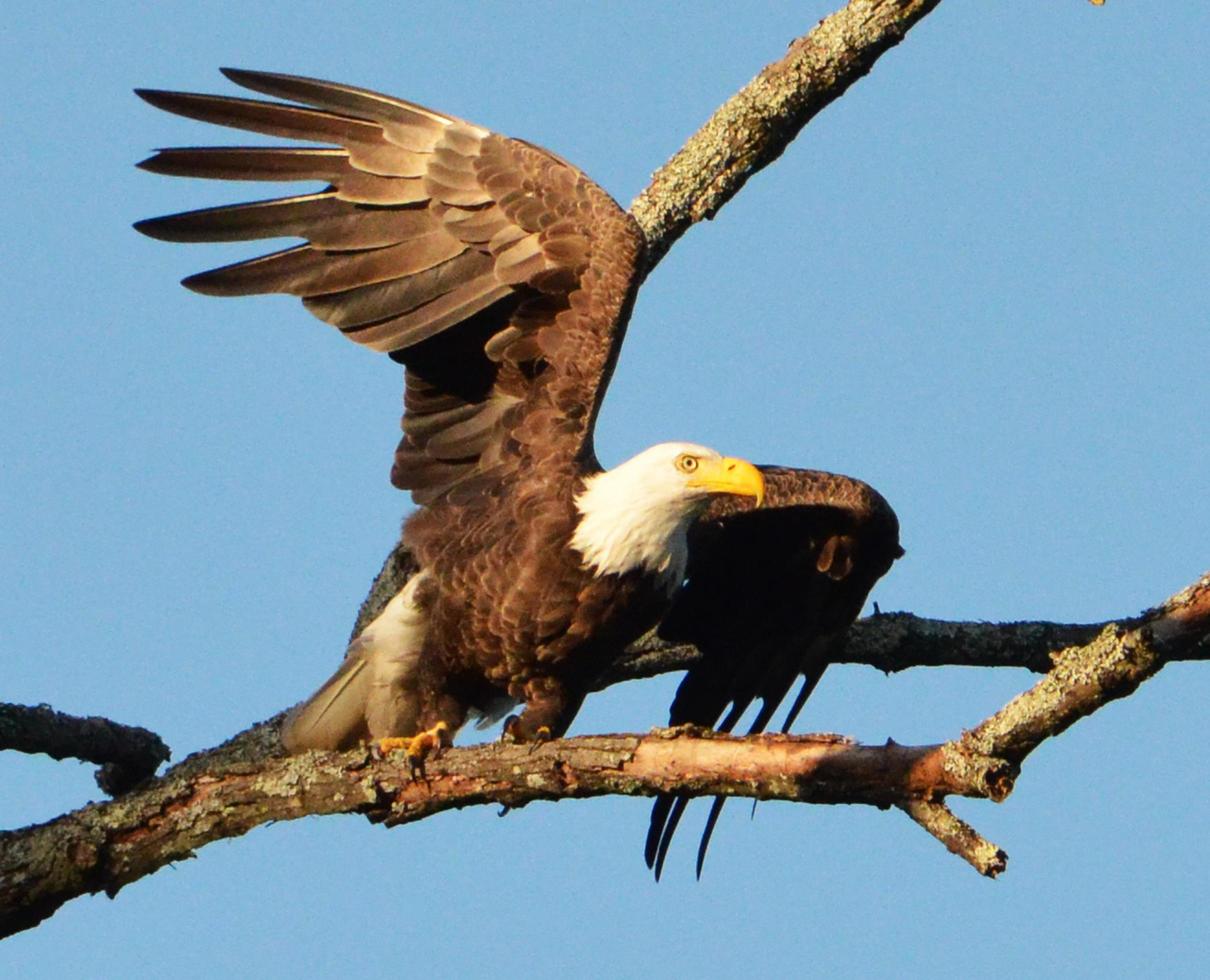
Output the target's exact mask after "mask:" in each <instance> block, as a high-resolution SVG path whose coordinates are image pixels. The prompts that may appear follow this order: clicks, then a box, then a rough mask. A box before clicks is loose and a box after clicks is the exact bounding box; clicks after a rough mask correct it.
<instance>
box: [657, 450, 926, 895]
mask: <svg viewBox="0 0 1210 980" xmlns="http://www.w3.org/2000/svg"><path fill="white" fill-rule="evenodd" d="M762 470H763V472H764V474H765V488H766V498H765V499H766V505H765V507H764V508H762V509H760V510H753V509H751V505H750V504H749V503H748V502H746V501H742V500H739V499H738V498H719V499H718V500H717V501H715V502H714V503H713V504H712V506H711V508H710V510H709V511H707V513H706V515H705V516H704V517H703V519H702V520H700V521H699V522H698V524H697V525H696V526H695V527H694V528H693V529H692V531H691V534H690V539H689V548H690V550H689V565H688V572H687V581H686V583H685V586H684V587H683V588H682V589H681V591H680V592H679V593H678V595H677V597H676V600H675V602H674V605H673V607H672V609H671V610H670V611H669V613H668V615H667V616H666V617H665V618H664V621H663V623H662V624H661V626H660V633H661V635H663V636H664V637H665V638H666V639H670V640H675V641H681V642H687V643H692V644H693V645H694V646H696V647H697V648H698V649H699V650H700V651H701V653H702V659H701V660H700V661H699V662H698V663H696V664H694V666H693V667H692V668H690V670H689V672H688V673H687V674H686V675H685V678H684V680H682V681H681V685H680V687H679V688H678V689H677V692H676V697H675V699H674V700H673V702H672V708H671V710H670V713H669V724H670V725H683V724H687V723H692V724H696V725H705V726H711V727H716V728H717V729H718V730H719V731H722V732H730V731H732V730H733V729H734V728H735V726H736V724H738V722H739V720H740V718H741V717H742V716H743V714H744V712H745V711H747V709H748V708H749V706H750V705H752V703H753V702H754V701H757V700H759V701H760V702H761V704H760V708H759V710H758V712H757V714H756V717H755V719H754V720H753V722H752V724H751V726H750V727H749V729H748V732H749V734H752V733H756V732H761V731H764V730H765V727H766V726H767V725H768V723H769V720H770V719H771V718H772V717H773V714H774V712H776V710H777V708H778V705H779V704H781V702H782V700H783V699H784V698H785V696H786V695H787V694H788V693H789V691H790V688H791V687H792V686H793V684H794V682H795V680H796V679H797V678H798V677H799V676H800V675H801V676H802V679H803V680H802V686H801V687H800V688H799V691H798V694H797V695H796V697H795V699H794V702H793V704H792V705H791V707H790V709H789V711H788V712H787V714H786V718H785V721H784V723H783V725H782V731H786V730H788V729H789V727H790V725H791V724H793V722H794V719H795V718H796V717H797V716H798V713H799V711H800V710H801V709H802V706H803V703H804V702H805V701H806V699H807V697H808V696H809V695H810V693H811V691H812V690H813V689H814V687H815V684H816V683H817V682H818V680H819V678H820V676H821V675H822V674H823V672H824V669H825V668H826V667H827V665H828V663H829V661H830V660H831V656H832V652H833V650H834V647H835V645H836V644H837V643H838V642H839V641H840V640H841V639H842V638H843V635H844V631H845V630H846V629H847V628H848V626H849V625H850V624H851V623H852V622H853V620H854V619H855V618H856V617H857V615H858V613H859V612H860V611H861V607H862V605H863V604H864V603H865V600H866V596H867V595H868V594H869V591H870V589H871V588H872V587H873V585H874V583H875V582H876V581H877V580H878V579H879V578H880V577H881V576H882V575H883V574H884V573H885V572H886V571H887V569H888V568H890V567H891V563H892V562H893V561H894V560H895V559H896V558H898V557H899V556H900V555H902V554H903V550H902V549H901V548H900V547H899V522H898V520H897V519H896V517H895V513H894V511H892V510H891V508H890V506H889V505H888V504H887V502H886V501H885V500H883V498H882V497H881V496H880V495H879V494H878V493H877V492H876V491H874V490H873V489H872V488H870V487H869V486H867V485H866V484H864V483H861V482H860V481H858V480H852V479H850V478H848V477H844V476H836V475H834V474H831V473H821V472H818V471H814V470H795V469H786V468H782V467H762ZM723 801H724V799H723V797H717V798H716V799H715V800H714V803H713V806H712V808H711V810H710V815H709V817H708V818H707V823H706V829H705V831H704V833H703V835H702V841H701V845H700V847H699V849H698V859H697V873H698V875H699V876H700V875H701V871H702V863H703V861H704V860H705V856H706V848H707V847H708V845H709V842H710V835H711V833H712V832H713V829H714V825H715V822H716V821H717V820H718V816H719V813H720V811H721V810H722V806H723ZM687 804H688V798H687V797H680V796H672V795H662V796H659V797H657V799H656V802H655V805H654V807H653V808H652V813H651V823H650V826H649V829H648V833H647V846H646V858H647V865H648V867H651V868H653V869H654V871H655V874H656V877H657V878H659V876H660V872H661V871H662V870H663V865H664V859H665V857H666V856H667V853H668V846H669V844H671V842H672V837H673V835H674V833H675V832H676V827H677V824H678V823H679V822H680V819H681V816H682V815H683V813H684V811H685V807H686V805H687Z"/></svg>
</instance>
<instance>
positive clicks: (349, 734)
mask: <svg viewBox="0 0 1210 980" xmlns="http://www.w3.org/2000/svg"><path fill="white" fill-rule="evenodd" d="M427 577H428V575H427V573H426V572H419V573H417V574H416V575H413V576H412V577H411V578H410V579H409V580H408V582H407V584H406V585H405V586H404V587H403V588H402V589H400V591H399V592H398V594H396V596H395V597H394V598H393V599H392V600H391V601H390V602H388V603H387V604H386V607H385V608H384V609H383V610H382V612H381V613H380V614H379V615H378V618H377V619H375V620H374V621H373V622H372V623H370V625H369V626H367V627H366V628H365V629H364V630H362V631H361V634H360V635H359V636H358V637H357V639H355V640H354V641H353V642H352V643H350V644H349V649H348V651H347V652H346V654H345V659H344V661H343V663H341V665H340V667H339V669H338V670H337V671H336V673H335V674H333V675H332V676H331V677H330V678H329V679H328V680H327V681H326V682H325V683H324V685H323V686H322V687H321V688H320V689H319V690H318V691H316V692H315V693H314V694H313V695H312V696H311V697H310V698H308V699H307V700H306V701H304V702H303V703H302V704H300V705H299V706H298V707H296V708H295V709H294V710H293V711H291V712H290V714H289V715H288V716H287V717H286V721H285V723H284V725H283V726H282V734H281V737H282V743H283V744H284V745H285V747H286V749H287V751H289V752H304V751H306V750H307V749H327V750H332V749H346V748H350V747H352V746H353V745H356V744H357V742H358V741H366V740H369V739H382V738H388V737H393V736H406V735H414V734H415V733H416V732H417V731H418V730H419V713H420V704H419V697H418V693H417V691H416V684H415V678H416V671H417V667H418V665H419V663H420V656H421V652H422V650H423V647H424V635H425V631H426V629H427V627H428V612H427V609H426V608H425V606H424V605H423V604H422V603H421V602H420V601H418V599H419V597H418V595H417V592H418V590H419V588H420V585H421V583H422V582H423V581H424V580H425V579H426V578H427Z"/></svg>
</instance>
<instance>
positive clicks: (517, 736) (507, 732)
mask: <svg viewBox="0 0 1210 980" xmlns="http://www.w3.org/2000/svg"><path fill="white" fill-rule="evenodd" d="M527 727H528V726H526V724H525V722H524V721H523V720H522V717H521V715H509V716H508V717H507V718H505V719H504V731H503V733H502V734H501V735H500V741H502V742H517V743H520V742H529V743H531V745H532V746H533V747H535V748H536V747H537V746H539V745H541V744H542V743H543V742H549V741H550V740H551V739H553V738H554V737H555V736H554V733H553V732H552V731H551V729H550V726H549V725H539V726H538V727H537V728H534V729H532V730H527Z"/></svg>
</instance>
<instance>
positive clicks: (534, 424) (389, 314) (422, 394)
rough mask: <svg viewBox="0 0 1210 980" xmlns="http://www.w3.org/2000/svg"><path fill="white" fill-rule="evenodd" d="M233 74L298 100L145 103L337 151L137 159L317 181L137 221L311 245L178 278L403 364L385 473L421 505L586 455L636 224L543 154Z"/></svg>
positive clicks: (626, 293)
mask: <svg viewBox="0 0 1210 980" xmlns="http://www.w3.org/2000/svg"><path fill="white" fill-rule="evenodd" d="M224 74H226V75H227V77H228V78H230V79H232V80H233V81H235V82H236V83H238V84H240V85H242V86H244V87H245V88H249V89H252V90H254V91H256V92H260V93H262V94H265V95H269V96H273V97H276V98H281V99H289V100H292V101H293V102H295V103H302V104H301V105H296V104H286V103H281V102H264V101H259V100H252V99H237V98H227V97H223V96H216V95H197V94H191V93H183V92H164V91H153V90H140V91H139V92H138V94H139V95H140V96H141V97H142V98H144V99H145V100H146V101H148V102H150V103H151V104H152V105H154V106H157V107H159V108H161V109H165V110H167V111H169V112H173V113H177V114H178V115H182V116H188V117H190V118H193V119H199V120H202V121H204V122H211V123H215V124H218V125H222V126H232V127H235V128H238V129H245V130H250V131H252V132H255V133H263V134H268V135H271V136H281V137H286V138H291V139H301V140H306V141H310V142H314V143H324V144H332V145H331V146H328V147H206V148H188V149H165V150H160V151H158V152H157V153H156V154H155V155H153V156H151V157H150V158H148V159H147V160H144V161H143V162H142V163H140V164H139V166H140V167H142V168H143V169H145V170H151V171H154V172H156V173H164V174H172V175H176V176H187V177H209V178H221V179H226V180H270V181H283V180H308V181H317V180H318V181H324V182H326V183H327V185H328V186H327V187H326V188H325V189H323V190H321V191H319V192H317V193H310V194H300V195H297V196H293V197H286V198H279V199H275V200H267V201H256V202H252V203H248V204H236V205H231V206H229V207H217V208H207V209H204V210H200V211H190V212H186V213H183V214H175V215H169V216H167V217H163V218H153V219H151V220H148V221H142V222H139V223H138V224H137V225H135V227H136V228H137V229H138V230H139V231H142V232H144V233H145V234H148V235H151V236H152V237H154V238H161V239H165V240H168V241H180V242H220V241H243V240H248V239H259V238H282V237H285V238H302V239H304V240H305V244H303V245H298V246H295V247H293V248H287V249H285V250H284V251H280V252H275V253H273V254H270V255H265V256H262V257H259V258H255V259H252V260H250V261H246V262H239V263H236V264H234V265H229V266H225V267H223V268H220V269H214V270H212V271H210V272H204V273H201V274H200V275H196V276H191V277H190V278H188V279H186V280H185V282H184V284H185V285H186V286H188V287H189V288H190V289H193V290H196V291H197V292H201V293H206V294H209V295H216V296H244V295H249V294H253V293H275V292H277V293H289V294H292V295H295V296H299V297H301V298H302V300H303V304H304V305H305V306H306V307H307V308H308V309H309V310H310V311H311V312H312V313H314V314H315V315H316V316H317V317H319V318H320V319H322V320H324V321H326V322H328V323H330V324H332V325H333V326H335V327H337V328H338V329H339V330H340V331H341V332H342V333H343V334H345V335H346V336H347V337H349V338H350V339H351V340H354V341H356V342H357V343H359V344H363V345H365V346H367V347H370V348H372V349H374V350H379V351H385V352H388V353H390V354H391V356H392V357H394V358H395V359H396V360H398V361H401V362H402V363H403V364H404V365H406V367H407V372H406V378H407V391H406V395H405V403H404V407H405V413H404V418H403V430H404V436H403V439H402V441H401V442H400V445H399V449H398V450H397V452H396V457H395V465H394V468H393V470H392V474H391V478H392V481H393V482H394V483H395V484H396V485H397V486H399V487H401V488H405V489H410V490H412V491H413V492H414V496H415V497H416V499H417V501H418V502H421V503H424V502H428V501H432V500H433V499H435V498H436V497H438V496H440V495H441V494H443V493H445V492H446V491H448V490H449V489H450V488H451V487H452V486H453V485H454V484H456V483H459V482H460V481H466V478H468V477H470V476H472V475H474V476H479V477H483V478H484V479H482V480H480V481H477V482H478V485H480V486H484V485H487V486H490V485H492V484H493V483H494V482H495V481H497V480H499V479H501V478H504V477H506V476H507V474H508V473H509V472H510V471H512V470H513V469H515V468H516V467H517V466H520V465H522V464H523V463H524V462H525V460H526V457H527V456H528V457H530V458H533V457H535V456H536V457H538V458H543V459H546V458H549V457H550V456H551V455H552V454H554V455H557V456H560V457H563V458H576V457H577V456H579V457H580V458H586V457H588V456H591V451H592V445H591V437H592V426H593V423H594V421H595V418H596V413H597V410H598V408H599V406H600V402H601V398H602V396H603V394H604V389H605V386H606V384H607V383H608V380H609V375H610V373H611V371H612V367H613V364H614V362H615V360H616V357H617V349H618V347H619V345H620V343H621V339H622V335H623V333H624V329H625V321H626V319H627V317H628V316H629V311H630V303H631V300H632V297H633V292H634V288H635V281H634V280H635V269H636V266H637V263H638V261H639V256H640V254H641V251H642V236H641V233H640V232H639V230H638V227H637V225H635V223H634V222H633V220H632V219H631V218H630V217H629V216H628V215H627V214H626V213H625V212H624V211H622V210H621V208H619V207H618V205H617V204H616V203H615V202H614V201H613V200H612V199H611V198H610V197H609V196H608V195H607V194H606V193H605V192H604V191H603V190H601V189H600V188H599V187H597V186H596V184H594V183H593V182H592V181H590V180H589V179H588V178H587V177H585V176H584V174H582V173H581V172H580V171H579V170H577V169H576V168H575V167H572V166H571V165H570V164H568V163H566V162H565V161H563V160H560V159H559V158H558V157H556V156H554V155H553V154H551V153H549V152H547V151H546V150H543V149H541V148H539V147H535V146H532V145H530V144H527V143H523V142H521V141H518V140H512V139H508V138H507V137H504V136H499V135H496V134H494V133H491V132H489V131H487V130H486V129H482V128H480V127H478V126H475V125H472V124H470V123H467V122H464V121H462V120H460V119H455V118H453V117H452V116H446V115H443V114H441V113H437V112H433V111H431V110H429V109H425V108H423V107H422V106H418V105H414V104H412V103H410V102H404V101H401V100H399V99H394V98H390V97H388V96H385V95H380V94H377V93H375V92H369V91H366V90H363V89H357V88H351V87H349V86H345V85H337V84H334V83H331V82H322V81H318V80H315V79H309V78H299V77H296V76H291V75H276V74H268V73H264V72H251V71H239V70H234V69H224ZM465 485H466V484H465V482H464V486H465Z"/></svg>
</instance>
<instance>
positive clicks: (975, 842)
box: [899, 800, 1008, 878]
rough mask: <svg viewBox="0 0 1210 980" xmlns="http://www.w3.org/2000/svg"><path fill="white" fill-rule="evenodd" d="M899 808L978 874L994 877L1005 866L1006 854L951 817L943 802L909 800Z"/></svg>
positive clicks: (950, 812)
mask: <svg viewBox="0 0 1210 980" xmlns="http://www.w3.org/2000/svg"><path fill="white" fill-rule="evenodd" d="M899 808H900V809H901V810H903V812H904V813H906V814H907V815H908V816H909V817H911V818H912V819H913V820H915V821H916V823H918V824H920V826H921V827H923V828H924V829H925V830H927V831H928V832H929V833H930V834H932V835H933V836H934V837H936V838H937V840H939V841H941V843H942V844H944V845H945V846H946V848H947V849H948V850H949V851H950V853H951V854H956V855H958V857H960V858H962V860H963V861H965V862H966V863H967V864H969V865H970V866H971V867H972V868H974V869H975V870H976V871H978V872H979V874H981V875H985V876H986V877H988V878H995V877H996V876H997V875H998V874H1000V873H1001V872H1002V871H1004V869H1005V868H1007V867H1008V855H1007V854H1005V853H1004V852H1003V851H1002V850H1000V848H998V847H997V846H996V845H995V844H993V843H992V842H991V841H989V840H986V839H985V838H983V837H982V836H980V835H979V833H978V831H976V830H975V828H974V827H972V826H971V825H970V824H968V823H966V821H964V820H962V819H961V818H959V817H957V816H955V814H954V812H953V811H952V810H951V809H950V808H949V807H947V806H946V805H945V804H944V803H930V802H929V801H927V800H910V801H908V802H907V803H901V804H900V805H899Z"/></svg>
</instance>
